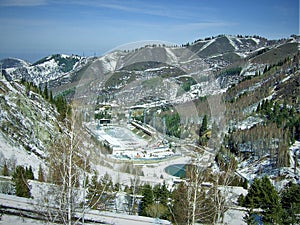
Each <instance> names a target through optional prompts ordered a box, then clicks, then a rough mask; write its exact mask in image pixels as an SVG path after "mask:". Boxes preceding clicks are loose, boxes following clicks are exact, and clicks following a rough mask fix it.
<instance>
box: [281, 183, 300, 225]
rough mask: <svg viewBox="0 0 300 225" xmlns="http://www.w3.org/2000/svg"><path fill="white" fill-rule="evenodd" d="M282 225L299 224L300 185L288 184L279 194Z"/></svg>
mask: <svg viewBox="0 0 300 225" xmlns="http://www.w3.org/2000/svg"><path fill="white" fill-rule="evenodd" d="M281 203H282V208H283V224H286V225H288V224H300V218H299V216H298V215H299V214H300V184H294V183H292V182H290V183H288V184H287V185H286V187H285V188H284V189H283V191H282V193H281Z"/></svg>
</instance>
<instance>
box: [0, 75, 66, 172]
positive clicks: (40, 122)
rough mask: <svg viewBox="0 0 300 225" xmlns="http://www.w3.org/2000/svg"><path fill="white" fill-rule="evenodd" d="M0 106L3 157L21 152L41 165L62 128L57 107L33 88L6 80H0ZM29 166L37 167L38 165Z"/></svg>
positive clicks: (18, 154)
mask: <svg viewBox="0 0 300 225" xmlns="http://www.w3.org/2000/svg"><path fill="white" fill-rule="evenodd" d="M0 106H1V107H0V108H1V112H0V128H1V130H0V135H1V145H2V148H1V150H0V151H1V154H2V155H4V159H3V160H8V159H9V158H11V157H15V158H17V159H20V158H19V156H21V155H23V156H24V157H25V156H26V157H28V158H29V159H30V158H32V159H35V161H39V162H40V163H42V164H43V163H44V158H45V157H46V156H47V148H48V147H49V146H50V144H51V142H52V140H54V139H55V138H56V136H58V135H59V133H60V132H61V130H64V129H65V128H64V126H63V125H62V124H61V123H60V122H59V121H58V120H57V116H58V112H57V111H56V109H55V108H54V107H53V105H51V104H50V103H49V102H47V101H45V99H44V98H42V97H41V95H39V94H37V93H35V92H34V91H33V90H32V88H30V87H25V86H24V85H22V84H21V83H18V82H14V81H6V80H5V79H1V80H0ZM8 149H9V150H8ZM24 157H23V158H24ZM21 158H22V157H21ZM3 160H2V163H3ZM17 161H18V163H20V164H23V163H24V162H20V161H19V160H17ZM32 166H33V167H34V169H36V170H37V168H38V164H34V163H33V164H32Z"/></svg>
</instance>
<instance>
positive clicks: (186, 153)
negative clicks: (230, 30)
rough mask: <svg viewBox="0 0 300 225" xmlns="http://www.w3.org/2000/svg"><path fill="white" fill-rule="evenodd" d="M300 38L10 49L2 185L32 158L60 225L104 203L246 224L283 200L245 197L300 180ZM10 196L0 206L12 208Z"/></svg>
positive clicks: (122, 210)
mask: <svg viewBox="0 0 300 225" xmlns="http://www.w3.org/2000/svg"><path fill="white" fill-rule="evenodd" d="M298 45H299V36H296V35H293V36H291V37H289V38H288V39H281V40H267V39H266V38H263V37H259V36H245V37H243V36H230V35H219V36H216V37H209V38H206V39H203V40H196V41H193V42H191V43H187V44H184V45H182V46H166V45H163V44H157V45H156V44H153V45H146V46H144V47H140V48H137V49H133V50H122V51H121V50H114V51H112V52H109V53H107V54H106V55H103V56H101V57H82V56H75V55H71V56H68V55H62V54H56V55H51V56H47V57H45V58H43V59H41V60H39V61H37V62H36V63H33V64H29V63H26V62H24V61H22V60H19V59H5V60H1V64H2V68H3V69H2V71H1V79H0V106H1V112H0V125H1V130H0V155H1V157H0V158H1V159H0V168H1V169H2V174H1V175H3V176H1V183H0V186H1V189H0V190H1V192H2V193H3V194H1V196H2V195H8V194H12V193H13V194H14V195H16V188H17V186H16V184H15V183H14V182H15V180H16V179H17V177H16V176H17V175H16V173H17V172H16V171H17V170H18V169H17V168H19V170H20V171H21V167H24V168H23V169H24V170H26V169H27V170H29V169H28V168H31V169H32V173H33V175H34V178H35V179H29V178H28V181H26V182H28V183H30V185H27V186H30V187H31V188H29V190H28V191H29V192H30V191H31V198H33V199H32V201H35V203H34V204H40V205H41V206H46V205H57V206H58V208H55V209H48V208H47V209H45V210H44V211H43V213H45V212H47V213H48V214H49V217H46V218H43V220H45V221H48V222H51V223H53V224H54V223H64V221H66V220H67V219H69V220H70V216H71V212H72V213H74V215H75V214H76V219H79V220H82V218H83V217H84V212H87V216H86V218H87V219H88V218H89V216H90V217H93V216H92V213H96V212H97V211H99V212H101V216H102V217H101V216H100V217H101V219H99V221H100V220H101V222H104V223H108V224H112V223H113V222H112V221H111V220H109V219H107V218H106V219H105V218H104V217H105V216H107V217H110V216H112V217H116V218H118V216H120V218H119V219H120V221H121V220H123V219H124V221H123V222H119V224H126V221H127V223H129V222H128V221H130V220H131V219H132V220H135V221H138V220H139V219H141V220H143V221H144V222H141V223H138V222H137V224H145V223H146V222H145V221H148V219H149V221H150V218H151V219H153V218H158V220H159V219H161V220H162V221H163V222H162V223H163V224H170V223H171V222H172V223H175V224H185V223H186V224H188V223H189V224H192V223H191V221H192V215H193V218H194V220H195V217H197V218H196V220H197V221H198V222H199V224H208V223H215V224H216V223H223V224H224V223H226V222H227V223H228V222H230V220H233V218H234V219H235V220H237V221H238V222H237V223H239V224H247V223H246V222H247V221H246V222H245V218H246V216H247V215H250V217H251V215H252V214H253V213H252V214H251V212H253V210H254V211H255V210H257V215H258V216H260V218H262V219H264V220H266V221H267V220H270V218H269V217H267V216H268V215H269V214H267V213H265V212H269V211H268V210H270V211H272V210H273V211H274V212H275V208H270V207H271V206H265V205H263V204H262V203H261V202H254V203H253V204H254V205H251V204H250V203H249V201H250V200H249V198H251V194H252V192H253V191H252V189H251V188H254V186H252V185H256V183H257V182H260V181H262V180H263V179H268V181H266V180H264V184H268V185H269V186H268V188H267V189H268V190H273V189H274V191H273V192H272V193H268V194H272V195H274V196H277V197H278V198H279V197H282V196H285V193H286V192H287V191H293V190H299V185H300V184H299V182H300V167H299V163H300V104H299V97H300V86H299V85H300V74H299V73H300V66H299V60H300V56H299V48H298ZM5 168H6V169H7V171H6V170H4V169H5ZM166 168H168V169H166ZM170 168H171V169H170ZM5 171H6V172H5ZM182 171H183V173H181V172H182ZM4 172H5V173H4ZM177 172H179V174H180V175H178V174H177ZM41 174H43V179H40V178H41ZM176 174H177V175H176ZM6 178H9V179H8V180H7V179H6ZM2 179H3V180H2ZM26 180H27V179H26ZM268 182H270V184H269V183H268ZM293 185H295V186H293ZM42 186H43V188H41V189H40V190H39V191H37V187H42ZM271 186H272V187H271ZM260 187H261V188H262V191H265V190H264V187H263V186H260ZM293 188H295V189H293ZM297 188H298V189H297ZM25 189H26V188H25ZM55 190H59V191H55ZM58 192H59V193H61V194H58ZM46 193H47V194H46ZM150 194H151V196H149V195H150ZM268 194H266V195H268ZM44 195H45V197H41V196H44ZM1 196H0V197H1ZM19 196H20V195H19ZM118 196H122V197H118ZM3 197H5V196H3ZM20 197H22V196H20ZM23 197H24V196H23ZM277 197H276V198H277ZM252 198H253V199H252V200H251V201H255V197H252ZM261 198H263V197H261ZM274 198H275V197H274ZM60 199H62V200H60ZM8 201H10V200H8ZM11 201H13V200H11ZM22 201H23V200H22ZM270 201H271V200H270ZM284 201H285V200H284V198H283V197H282V200H281V202H282V203H284ZM36 202H39V203H36ZM1 204H2V203H1ZM12 204H13V203H10V206H4V205H3V204H2V205H1V208H0V211H1V212H2V211H3V213H4V215H5V216H4V218H9V216H7V215H9V214H10V212H9V210H6V208H5V207H8V208H9V207H11V205H12ZM270 204H271V203H270ZM272 204H273V202H272ZM274 204H275V203H274ZM295 204H296V205H297V204H299V201H298V202H297V201H296V202H295ZM26 207H27V206H26ZM268 207H269V208H268ZM272 207H273V205H272ZM274 207H275V206H274ZM50 208H51V207H50ZM298 209H299V208H296V209H293V210H294V211H292V212H291V213H292V214H293V213H294V214H295V215H296V214H297V215H298V214H299V211H297V210H298ZM21 210H22V209H21ZM251 210H252V211H251ZM259 210H262V211H261V212H260V211H259ZM276 210H281V211H280V213H282V215H286V214H288V213H290V211H289V210H290V209H289V208H288V206H286V205H282V208H281V209H277V208H276ZM106 211H107V212H108V213H107V214H105V213H106ZM88 212H90V213H91V214H88ZM110 213H114V214H110ZM12 214H14V215H17V213H12ZM79 214H80V216H78V215H79ZM102 214H103V215H102ZM195 215H197V216H195ZM207 215H209V216H207ZM68 216H69V217H68ZM140 216H143V217H140ZM28 217H29V216H28ZM100 217H99V218H100ZM146 217H148V218H146ZM36 218H38V219H39V216H37V217H35V219H36ZM103 218H104V219H103ZM130 218H131V219H130ZM294 219H295V220H294V221H298V220H297V219H299V218H298V217H297V216H295V218H294ZM91 221H92V219H91ZM91 221H90V222H91ZM97 221H98V220H97ZM99 221H98V222H99ZM149 221H148V222H149ZM151 221H152V220H151ZM168 221H171V222H168ZM187 221H188V222H187ZM194 222H195V221H194ZM91 223H92V222H91ZM149 223H152V222H149ZM153 223H156V222H153ZM0 224H1V221H0ZM285 224H286V223H285Z"/></svg>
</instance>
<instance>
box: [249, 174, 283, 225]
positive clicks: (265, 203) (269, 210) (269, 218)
mask: <svg viewBox="0 0 300 225" xmlns="http://www.w3.org/2000/svg"><path fill="white" fill-rule="evenodd" d="M244 206H246V207H248V208H250V209H254V208H261V209H262V210H263V212H262V217H263V222H265V223H271V224H280V223H281V220H282V207H281V203H280V198H279V195H278V193H277V191H276V190H275V188H274V186H273V185H272V184H271V182H270V180H269V178H268V177H266V176H265V177H263V178H261V179H258V178H255V179H254V181H253V183H252V185H251V186H250V188H249V190H248V194H247V195H246V197H245V201H244Z"/></svg>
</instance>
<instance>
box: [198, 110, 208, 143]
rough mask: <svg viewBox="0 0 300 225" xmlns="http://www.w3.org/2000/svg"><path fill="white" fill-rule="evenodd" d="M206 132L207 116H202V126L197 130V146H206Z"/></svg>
mask: <svg viewBox="0 0 300 225" xmlns="http://www.w3.org/2000/svg"><path fill="white" fill-rule="evenodd" d="M206 131H207V115H204V117H203V119H202V124H201V127H200V129H199V144H200V145H203V146H205V145H207V141H208V137H207V136H204V134H205V132H206Z"/></svg>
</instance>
